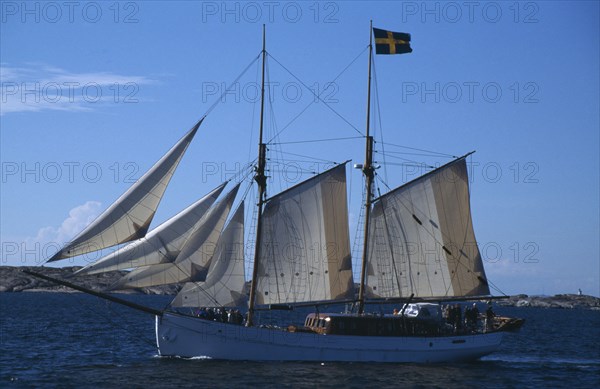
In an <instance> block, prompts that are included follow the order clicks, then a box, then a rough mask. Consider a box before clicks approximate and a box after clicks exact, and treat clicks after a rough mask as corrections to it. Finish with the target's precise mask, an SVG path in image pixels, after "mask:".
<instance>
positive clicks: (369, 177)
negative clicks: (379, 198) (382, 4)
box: [358, 20, 374, 315]
mask: <svg viewBox="0 0 600 389" xmlns="http://www.w3.org/2000/svg"><path fill="white" fill-rule="evenodd" d="M372 57H373V21H372V20H371V21H370V23H369V82H368V86H367V135H366V145H365V164H364V165H363V169H362V171H363V174H364V175H365V180H366V186H367V196H366V201H365V231H364V239H363V240H364V242H363V255H362V263H361V267H360V288H359V290H358V314H359V315H360V314H362V313H363V312H364V309H365V275H366V269H367V253H368V249H369V239H368V238H369V218H370V214H371V191H372V189H371V188H372V186H373V176H374V174H373V173H374V169H373V165H372V162H373V137H372V136H371V135H370V132H369V130H370V121H371V60H372Z"/></svg>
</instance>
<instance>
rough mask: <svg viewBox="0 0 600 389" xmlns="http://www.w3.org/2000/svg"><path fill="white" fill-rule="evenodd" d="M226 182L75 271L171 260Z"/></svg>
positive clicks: (141, 264)
mask: <svg viewBox="0 0 600 389" xmlns="http://www.w3.org/2000/svg"><path fill="white" fill-rule="evenodd" d="M225 185H227V184H226V183H223V184H222V185H219V187H217V188H215V189H214V190H213V191H212V192H210V193H209V194H207V195H206V196H204V197H203V198H201V199H199V200H198V201H196V202H195V203H193V204H192V205H190V206H189V207H187V208H186V209H184V210H183V211H181V212H179V213H178V214H177V215H175V216H173V217H172V218H170V219H169V220H167V221H166V222H164V223H162V224H161V225H160V226H158V227H156V228H155V229H153V230H151V231H150V232H149V233H148V235H147V236H146V237H144V238H142V239H139V240H136V241H133V242H131V243H129V244H128V245H126V246H124V247H121V248H120V249H118V250H116V251H115V252H113V253H111V254H109V255H107V256H105V257H104V258H101V259H100V260H98V261H96V262H95V263H92V264H90V265H88V266H86V267H84V268H83V269H81V270H79V271H78V272H77V273H76V274H82V275H85V274H96V273H105V272H108V271H113V270H123V269H132V268H136V267H141V266H149V265H156V264H159V263H170V262H174V261H175V258H176V257H177V256H178V255H179V253H180V251H181V249H182V247H183V245H184V243H185V242H186V241H187V239H188V238H189V237H190V235H191V234H192V232H193V231H194V227H195V226H197V225H198V222H199V221H200V220H201V219H202V217H203V216H204V214H205V213H206V211H207V210H208V209H209V208H210V207H211V206H212V205H213V203H214V202H215V201H216V200H217V198H218V197H219V195H220V194H221V192H222V191H223V189H224V188H225Z"/></svg>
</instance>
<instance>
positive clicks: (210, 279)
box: [171, 202, 246, 307]
mask: <svg viewBox="0 0 600 389" xmlns="http://www.w3.org/2000/svg"><path fill="white" fill-rule="evenodd" d="M244 285H245V277H244V202H242V203H241V204H240V205H239V207H238V209H237V211H236V212H235V214H234V215H233V217H232V218H231V220H230V221H229V224H228V225H227V227H225V230H224V231H223V234H222V235H221V238H220V239H219V243H218V245H217V250H216V251H215V254H214V258H213V260H212V261H211V265H210V268H209V270H208V274H207V275H206V281H204V282H198V283H194V282H188V283H186V284H184V286H183V288H182V289H181V291H180V292H179V294H177V296H176V297H175V299H174V300H173V301H172V302H171V306H174V307H211V306H216V307H239V306H241V305H243V304H245V303H246V297H245V296H244V295H243V290H244Z"/></svg>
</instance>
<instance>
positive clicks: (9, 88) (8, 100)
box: [0, 63, 156, 115]
mask: <svg viewBox="0 0 600 389" xmlns="http://www.w3.org/2000/svg"><path fill="white" fill-rule="evenodd" d="M0 79H1V80H2V85H1V104H0V115H5V114H8V113H15V112H39V111H46V110H55V111H74V112H80V111H90V110H93V109H97V108H98V107H100V106H102V105H106V104H108V103H135V102H137V101H139V99H140V95H139V90H140V86H141V85H148V84H153V83H156V81H154V80H152V79H149V78H147V77H144V76H137V75H123V74H115V73H111V72H88V73H83V72H82V73H78V72H70V71H67V70H65V69H61V68H57V67H52V66H48V65H44V64H26V65H25V66H21V67H16V66H9V65H8V64H4V63H3V64H1V65H0Z"/></svg>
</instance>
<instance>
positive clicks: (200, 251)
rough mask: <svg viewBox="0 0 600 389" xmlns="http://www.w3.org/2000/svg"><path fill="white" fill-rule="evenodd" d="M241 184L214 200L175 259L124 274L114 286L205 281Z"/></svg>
mask: <svg viewBox="0 0 600 389" xmlns="http://www.w3.org/2000/svg"><path fill="white" fill-rule="evenodd" d="M238 188H239V184H238V185H236V186H235V187H234V188H233V189H232V190H231V191H230V192H229V193H228V194H227V195H226V196H225V197H224V198H223V199H222V200H220V201H219V202H217V203H216V204H214V205H213V206H212V207H211V208H210V209H209V210H208V212H207V213H206V215H204V217H203V218H202V219H201V220H200V222H199V223H198V225H197V226H196V227H195V230H194V232H193V233H192V234H191V235H190V237H189V238H188V239H187V241H186V242H185V244H184V245H183V247H182V249H181V252H180V253H179V255H178V256H177V258H176V259H175V261H174V262H173V263H160V264H156V265H151V266H145V267H141V268H138V269H136V270H133V271H131V272H130V273H128V274H127V275H125V276H123V278H121V279H120V280H119V281H118V282H117V283H116V284H115V285H113V286H112V287H111V289H113V290H117V289H126V288H143V287H148V286H157V285H167V284H175V283H178V282H186V281H204V280H205V278H206V274H207V272H208V268H209V266H210V263H211V259H212V257H213V254H214V252H215V249H216V247H217V242H218V240H219V236H220V235H221V232H222V231H223V226H224V225H225V221H226V220H227V216H228V215H229V211H231V207H232V205H233V202H234V200H235V196H236V194H237V191H238Z"/></svg>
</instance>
